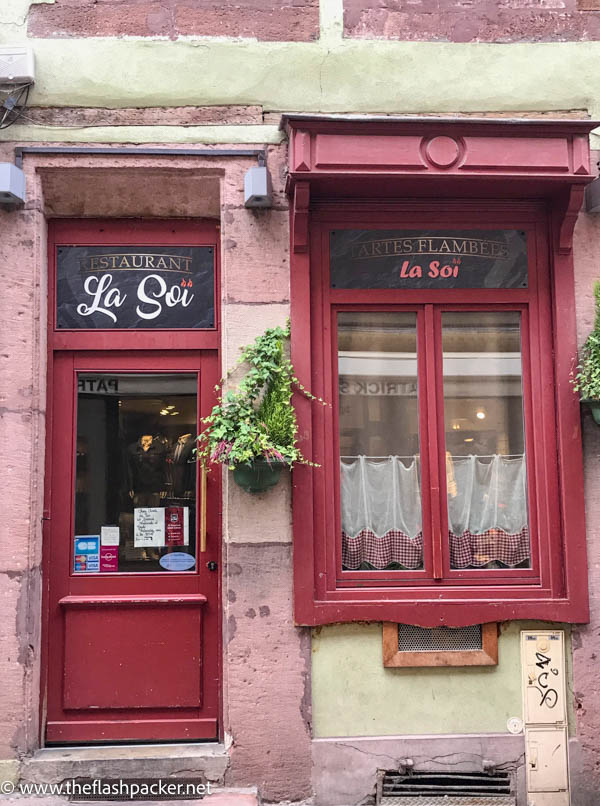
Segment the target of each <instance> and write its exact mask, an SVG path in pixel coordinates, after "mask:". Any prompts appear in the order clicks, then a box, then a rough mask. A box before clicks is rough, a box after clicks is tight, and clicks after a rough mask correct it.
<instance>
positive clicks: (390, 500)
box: [338, 312, 423, 570]
mask: <svg viewBox="0 0 600 806" xmlns="http://www.w3.org/2000/svg"><path fill="white" fill-rule="evenodd" d="M338 351H339V352H338V373H339V428H340V454H341V457H340V459H341V461H340V464H341V471H340V477H341V506H342V566H343V568H345V569H348V570H356V569H375V570H381V569H384V568H391V569H403V570H405V569H415V568H422V567H423V532H422V514H421V493H420V466H419V411H418V400H417V333H416V314H414V313H400V312H398V313H364V312H357V313H355V312H345V313H340V314H339V315H338Z"/></svg>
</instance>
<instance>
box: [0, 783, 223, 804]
mask: <svg viewBox="0 0 600 806" xmlns="http://www.w3.org/2000/svg"><path fill="white" fill-rule="evenodd" d="M213 792H214V788H213V785H212V784H211V783H210V782H207V783H202V782H201V781H199V780H198V779H194V778H186V779H185V780H181V779H180V780H178V781H174V780H173V779H163V778H148V779H137V778H136V779H135V780H131V779H123V778H117V779H106V778H71V779H67V780H66V781H61V782H60V783H56V784H47V783H29V782H26V781H20V782H18V783H14V782H13V781H0V795H18V796H20V797H21V796H27V795H29V796H33V797H43V796H45V795H55V796H59V797H67V798H71V799H72V800H163V799H165V798H171V799H177V798H182V799H192V798H203V797H204V796H205V795H212V794H213Z"/></svg>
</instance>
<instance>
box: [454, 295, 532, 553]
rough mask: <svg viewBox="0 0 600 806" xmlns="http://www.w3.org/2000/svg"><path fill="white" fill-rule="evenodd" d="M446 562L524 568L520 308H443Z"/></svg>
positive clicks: (525, 520) (525, 531)
mask: <svg viewBox="0 0 600 806" xmlns="http://www.w3.org/2000/svg"><path fill="white" fill-rule="evenodd" d="M442 348H443V354H444V355H443V358H444V422H445V432H446V483H447V496H448V528H449V540H450V565H451V567H452V568H488V569H492V568H529V567H530V563H531V560H530V555H531V552H530V547H529V524H528V516H527V478H526V466H525V436H524V424H523V386H522V363H521V334H520V314H519V313H518V312H516V311H507V312H504V311H502V312H491V311H490V312H474V311H470V312H460V313H458V312H456V313H444V314H442Z"/></svg>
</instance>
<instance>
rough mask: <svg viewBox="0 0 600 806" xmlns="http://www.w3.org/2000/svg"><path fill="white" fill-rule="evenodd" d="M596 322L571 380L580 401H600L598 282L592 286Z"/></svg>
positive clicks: (599, 289) (599, 305)
mask: <svg viewBox="0 0 600 806" xmlns="http://www.w3.org/2000/svg"><path fill="white" fill-rule="evenodd" d="M594 298H595V300H596V321H595V323H594V329H593V330H592V332H591V333H590V335H589V336H588V337H587V339H586V341H585V344H584V345H583V347H582V348H581V355H580V358H579V363H578V365H577V368H576V371H575V376H574V378H573V388H574V389H575V391H576V392H579V396H580V397H581V399H582V400H598V401H600V281H597V282H596V283H595V284H594Z"/></svg>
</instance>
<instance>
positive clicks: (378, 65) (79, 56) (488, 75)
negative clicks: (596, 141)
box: [0, 0, 600, 143]
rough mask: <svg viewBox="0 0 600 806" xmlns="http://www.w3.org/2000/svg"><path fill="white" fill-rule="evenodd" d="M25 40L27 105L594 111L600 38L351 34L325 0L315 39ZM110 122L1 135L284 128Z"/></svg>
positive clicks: (19, 15)
mask: <svg viewBox="0 0 600 806" xmlns="http://www.w3.org/2000/svg"><path fill="white" fill-rule="evenodd" d="M38 1H40V0H38ZM43 1H44V2H48V1H49V2H52V0H43ZM29 7H30V0H3V2H2V4H1V5H0V44H13V43H19V42H25V41H27V16H28V10H29ZM31 44H32V46H33V48H34V51H35V55H36V61H37V79H36V84H35V88H34V91H33V92H32V96H31V102H32V103H33V104H35V105H44V106H46V105H49V106H54V105H56V106H101V107H110V108H119V107H127V106H182V105H192V106H206V105H220V104H245V105H254V104H258V105H262V107H263V109H264V110H265V112H269V111H276V112H278V111H289V112H324V113H391V114H410V113H426V112H477V111H486V110H489V111H502V110H510V111H519V110H521V111H527V110H531V111H551V110H566V109H582V110H588V111H589V112H590V114H591V115H592V116H593V117H600V84H598V82H597V80H596V77H597V75H598V70H599V68H600V42H581V43H547V44H526V43H519V44H506V45H499V44H456V43H428V42H386V41H381V40H370V41H366V40H350V39H344V38H343V37H342V0H322V2H321V37H320V39H319V41H316V42H308V43H283V42H257V41H255V40H251V39H227V38H216V37H215V38H211V37H206V38H195V39H194V38H189V37H188V38H180V39H178V40H176V41H170V40H168V39H164V38H160V37H157V38H153V39H142V38H136V37H129V38H122V39H108V38H91V39H83V40H82V39H33V40H31ZM107 128H108V127H87V128H48V127H42V126H28V125H20V126H14V127H12V128H11V129H10V130H6V131H4V132H1V133H0V139H5V140H7V139H10V140H13V139H20V140H30V141H31V140H63V141H97V142H105V141H111V142H132V141H133V142H148V141H150V140H151V141H153V142H168V141H171V142H211V143H212V142H232V143H233V142H242V141H244V142H273V141H275V140H276V139H277V138H278V137H279V136H280V134H279V133H278V131H277V125H276V124H275V123H273V124H272V125H268V126H259V127H256V130H255V131H254V132H250V133H248V132H247V131H246V129H247V128H248V127H246V126H242V127H236V126H221V127H218V126H217V127H215V126H211V127H193V128H192V129H188V128H185V127H181V126H173V127H169V126H160V127H150V131H148V130H146V131H141V130H140V129H138V128H137V127H134V128H132V127H110V128H109V130H108V131H107ZM251 128H253V127H251Z"/></svg>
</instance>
